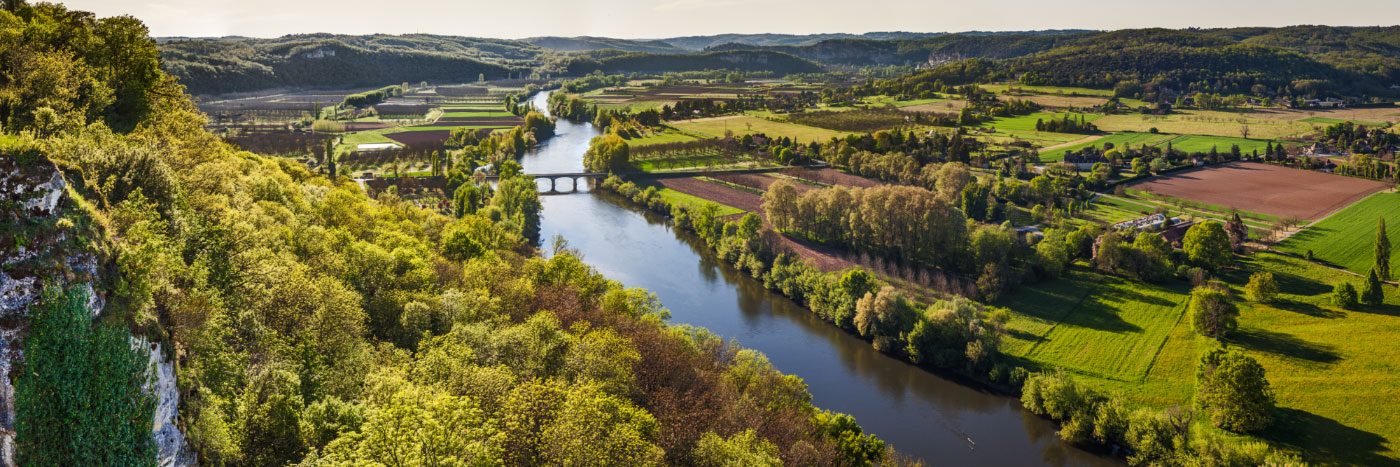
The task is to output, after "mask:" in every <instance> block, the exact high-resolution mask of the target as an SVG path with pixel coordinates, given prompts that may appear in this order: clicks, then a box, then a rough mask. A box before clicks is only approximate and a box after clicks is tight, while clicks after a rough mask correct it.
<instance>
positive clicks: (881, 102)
mask: <svg viewBox="0 0 1400 467" xmlns="http://www.w3.org/2000/svg"><path fill="white" fill-rule="evenodd" d="M946 100H948V99H940V98H933V99H909V100H903V101H901V100H897V99H895V98H894V97H892V96H886V95H879V96H866V97H864V98H862V99H861V100H860V101H861V102H862V103H865V104H867V105H874V106H880V107H883V106H886V105H893V106H895V107H909V106H915V105H924V104H935V103H939V102H943V101H946Z"/></svg>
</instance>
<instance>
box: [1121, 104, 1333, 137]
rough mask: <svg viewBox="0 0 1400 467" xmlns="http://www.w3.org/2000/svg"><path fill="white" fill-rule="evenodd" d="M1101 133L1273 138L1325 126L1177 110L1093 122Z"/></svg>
mask: <svg viewBox="0 0 1400 467" xmlns="http://www.w3.org/2000/svg"><path fill="white" fill-rule="evenodd" d="M1094 124H1095V125H1098V127H1099V129H1100V130H1103V131H1115V132H1116V131H1135V132H1150V130H1151V129H1153V128H1156V129H1157V130H1158V131H1159V132H1162V133H1177V134H1183V135H1204V136H1230V137H1241V136H1242V131H1243V129H1244V128H1248V129H1249V137H1250V138H1262V139H1276V138H1286V137H1290V136H1299V135H1305V134H1309V133H1314V132H1317V131H1318V129H1319V128H1321V127H1323V126H1325V125H1321V124H1314V123H1306V122H1300V121H1296V120H1290V119H1286V118H1280V117H1279V116H1277V115H1274V114H1265V113H1262V112H1225V111H1216V110H1179V111H1174V112H1172V113H1171V114H1168V115H1144V114H1122V115H1109V116H1106V117H1104V118H1101V119H1099V120H1097V121H1095V122H1094Z"/></svg>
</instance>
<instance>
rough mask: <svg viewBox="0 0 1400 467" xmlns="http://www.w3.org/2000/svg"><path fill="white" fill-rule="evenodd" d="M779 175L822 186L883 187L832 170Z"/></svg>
mask: <svg viewBox="0 0 1400 467" xmlns="http://www.w3.org/2000/svg"><path fill="white" fill-rule="evenodd" d="M781 173H782V174H783V175H786V176H789V177H794V178H800V179H803V180H808V181H812V182H816V183H820V184H823V185H840V186H849V187H861V188H870V187H876V186H880V185H884V183H882V182H880V181H877V180H871V179H868V178H865V177H862V176H859V175H851V174H848V173H846V172H842V171H840V170H836V169H832V168H823V169H808V168H792V169H787V170H783V171H782V172H781Z"/></svg>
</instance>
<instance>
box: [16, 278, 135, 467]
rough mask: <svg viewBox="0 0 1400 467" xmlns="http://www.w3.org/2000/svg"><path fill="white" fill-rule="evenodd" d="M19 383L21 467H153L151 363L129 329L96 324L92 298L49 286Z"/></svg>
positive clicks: (34, 322) (33, 324)
mask: <svg viewBox="0 0 1400 467" xmlns="http://www.w3.org/2000/svg"><path fill="white" fill-rule="evenodd" d="M41 303H42V304H41V305H39V306H36V307H35V310H34V311H33V319H32V321H31V324H30V329H29V337H28V339H26V340H25V343H24V356H25V362H24V367H23V368H22V369H21V371H16V372H15V374H16V375H17V377H16V379H15V412H16V419H15V431H16V435H15V444H16V448H17V450H18V455H19V464H20V465H154V461H155V458H156V451H155V442H154V440H153V439H152V438H151V423H152V414H153V413H154V412H155V402H156V401H155V398H154V397H153V396H152V395H151V394H147V393H146V391H145V390H144V388H143V387H142V386H143V384H144V383H145V381H146V378H147V371H146V370H147V364H148V360H147V357H146V355H144V352H141V351H139V350H138V349H140V348H139V347H132V346H131V344H130V343H129V342H128V339H127V336H128V334H127V332H126V330H125V329H122V328H121V327H118V326H117V325H115V324H100V323H94V322H93V319H92V315H91V311H89V310H88V306H87V294H86V293H84V292H82V291H81V290H80V289H75V290H73V291H70V292H67V293H61V292H60V291H59V290H58V288H56V287H50V288H48V289H46V290H45V291H44V296H43V299H42V302H41Z"/></svg>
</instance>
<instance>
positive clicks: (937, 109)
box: [899, 100, 967, 113]
mask: <svg viewBox="0 0 1400 467" xmlns="http://www.w3.org/2000/svg"><path fill="white" fill-rule="evenodd" d="M963 107H967V101H964V100H946V101H942V102H930V103H927V104H918V105H911V106H906V107H900V108H899V110H904V111H909V112H933V113H955V112H959V111H961V110H962V109H963Z"/></svg>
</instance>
